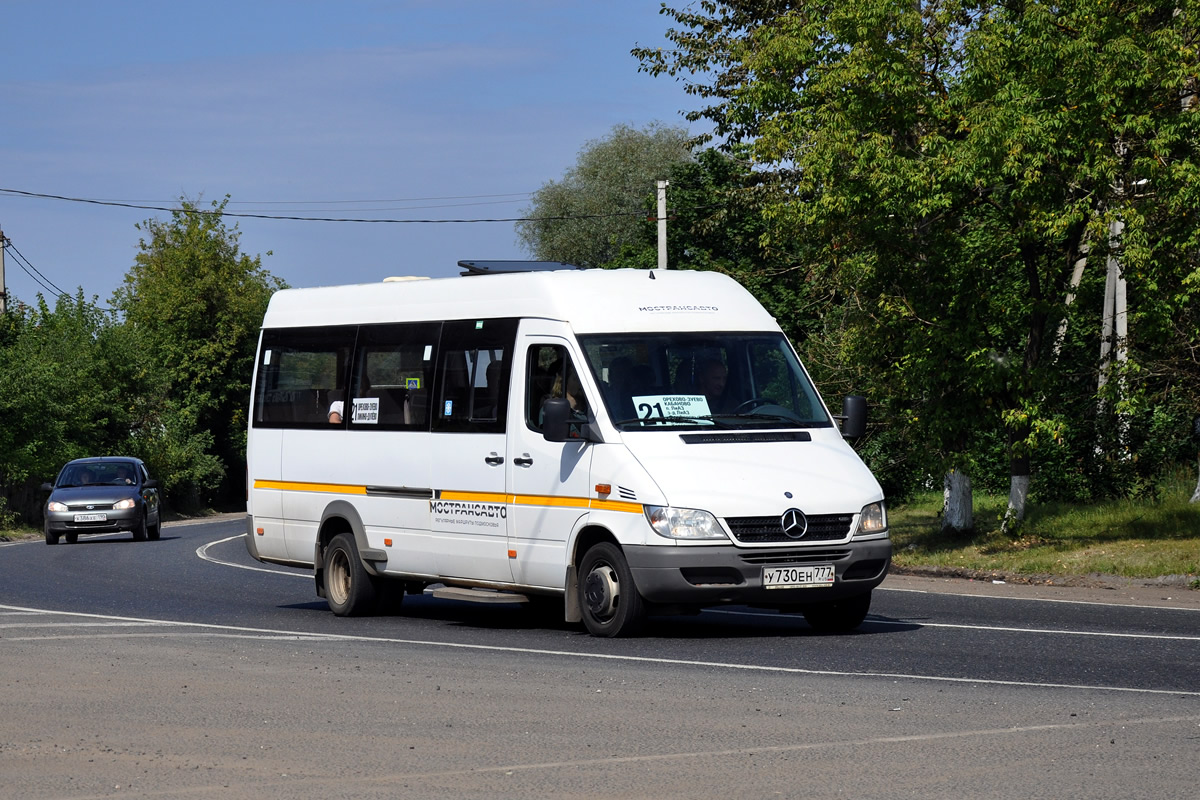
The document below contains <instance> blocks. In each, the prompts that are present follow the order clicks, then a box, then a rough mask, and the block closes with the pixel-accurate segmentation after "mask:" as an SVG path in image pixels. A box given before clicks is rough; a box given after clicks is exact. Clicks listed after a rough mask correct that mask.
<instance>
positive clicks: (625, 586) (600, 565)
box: [578, 542, 646, 638]
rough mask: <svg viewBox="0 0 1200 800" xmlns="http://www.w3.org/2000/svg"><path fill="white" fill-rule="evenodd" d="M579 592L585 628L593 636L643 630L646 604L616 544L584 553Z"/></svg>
mask: <svg viewBox="0 0 1200 800" xmlns="http://www.w3.org/2000/svg"><path fill="white" fill-rule="evenodd" d="M578 591H579V608H580V611H581V612H582V614H583V624H584V626H585V627H586V628H587V630H588V633H590V634H592V635H593V636H601V637H605V638H612V637H615V636H630V635H632V634H634V633H636V632H637V631H638V629H639V628H641V626H642V623H643V621H644V620H645V615H646V604H645V602H644V601H643V600H642V596H641V595H640V594H639V593H638V590H637V586H635V585H634V582H633V572H631V571H630V569H629V564H628V563H626V561H625V555H624V554H623V553H622V552H621V548H619V547H617V546H616V545H615V544H612V543H611V542H600V543H599V544H597V545H593V546H592V547H591V548H590V549H589V550H588V551H587V552H586V553H584V555H583V561H582V562H580V564H579V589H578Z"/></svg>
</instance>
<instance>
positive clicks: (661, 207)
mask: <svg viewBox="0 0 1200 800" xmlns="http://www.w3.org/2000/svg"><path fill="white" fill-rule="evenodd" d="M669 184H670V182H669V181H659V182H658V268H659V269H667V186H668V185H669Z"/></svg>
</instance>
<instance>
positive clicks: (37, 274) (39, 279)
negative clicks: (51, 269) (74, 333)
mask: <svg viewBox="0 0 1200 800" xmlns="http://www.w3.org/2000/svg"><path fill="white" fill-rule="evenodd" d="M4 249H5V250H9V251H11V252H12V253H13V254H14V255H16V257H17V266H18V267H20V268H21V270H22V271H23V272H24V273H25V274H26V275H28V276H29V277H30V278H32V279H33V282H34V283H36V284H38V285H39V286H41V287H42V288H43V289H44V290H45V291H46V293H47V294H51V295H54V296H55V297H56V298H62V297H72V295H70V294H69V293H68V292H64V291H63V290H62V289H61V288H59V286H58V285H56V284H55V283H54V281H52V280H50V279H49V278H47V277H46V276H45V275H44V274H43V273H42V271H41V270H39V269H38V268H37V267H35V266H34V265H33V264H32V263H31V262H30V261H29V259H28V258H26V257H25V254H24V253H22V252H21V251H20V250H18V249H17V246H16V245H15V244H13V242H12V239H11V238H8V237H5V239H4ZM81 302H82V303H83V305H85V306H88V307H89V308H94V309H96V310H97V311H103V312H109V311H112V310H113V309H111V308H107V307H105V306H98V305H96V304H95V303H89V302H88V301H86V300H82V301H81Z"/></svg>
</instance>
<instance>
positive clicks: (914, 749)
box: [0, 519, 1200, 800]
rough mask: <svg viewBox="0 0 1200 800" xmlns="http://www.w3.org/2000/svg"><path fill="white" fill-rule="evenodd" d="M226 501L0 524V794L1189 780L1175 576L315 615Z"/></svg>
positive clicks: (696, 794) (925, 794)
mask: <svg viewBox="0 0 1200 800" xmlns="http://www.w3.org/2000/svg"><path fill="white" fill-rule="evenodd" d="M242 530H243V527H242V523H241V521H240V520H238V519H226V520H223V521H215V522H208V523H204V524H182V525H180V524H176V525H170V526H167V527H164V529H163V538H162V540H161V541H158V542H137V543H135V542H133V541H131V540H130V538H129V537H128V536H127V535H119V536H105V537H96V538H92V539H85V540H84V541H82V542H80V543H79V544H77V545H58V546H56V547H47V546H45V545H44V544H41V543H40V542H35V543H19V544H9V545H0V797H21V798H26V797H28V798H49V797H56V798H57V797H69V798H84V797H206V796H220V797H230V796H233V797H265V798H275V797H278V798H289V800H295V798H304V797H322V798H329V797H379V798H392V797H420V798H436V797H485V796H488V797H578V798H606V797H611V798H626V797H654V798H674V797H680V798H683V797H687V798H703V797H722V798H730V797H734V798H737V797H806V798H814V797H815V798H823V797H860V798H862V797H868V798H869V797H878V798H891V797H921V798H941V797H947V798H949V797H954V798H962V797H978V798H992V797H995V798H1017V797H1019V798H1040V797H1046V798H1085V797H1096V798H1100V797H1114V798H1116V797H1121V798H1128V797H1155V798H1159V797H1161V798H1170V797H1180V798H1183V797H1186V798H1194V797H1195V796H1196V795H1197V793H1198V792H1200V789H1198V788H1197V787H1198V786H1200V593H1197V592H1188V591H1187V590H1183V589H1178V588H1176V589H1170V588H1164V589H1155V590H1147V589H1137V588H1130V589H1129V590H1110V591H1084V590H1063V589H1047V588H1038V589H1034V588H1031V587H1015V586H1010V585H1002V586H996V585H991V584H985V583H967V582H962V581H941V580H936V581H935V580H923V579H911V578H898V577H892V578H889V579H888V580H887V581H886V582H885V583H884V585H883V587H881V589H880V590H878V591H877V592H876V594H875V600H874V603H873V605H872V613H871V615H870V616H869V617H868V619H867V621H866V622H865V623H864V625H863V626H862V628H861V629H860V630H859V631H858V632H856V633H854V634H851V635H843V636H820V635H817V634H815V633H814V632H813V631H812V630H811V629H809V628H808V626H807V625H806V623H805V622H804V620H803V618H802V617H792V616H782V615H778V614H774V613H764V612H756V611H752V610H749V609H723V610H720V611H709V612H705V613H703V614H701V615H699V616H697V617H687V618H662V619H656V620H653V621H652V622H651V624H650V626H649V628H648V630H647V632H646V634H645V635H643V636H642V637H639V638H636V639H626V640H600V639H594V638H591V637H589V636H586V635H585V634H583V633H582V630H581V629H580V628H578V627H576V626H571V625H566V624H562V623H554V622H547V621H546V620H544V619H539V618H538V617H536V616H535V615H533V614H531V613H529V612H526V611H525V610H523V609H522V608H520V607H518V606H507V605H504V606H478V605H471V604H463V603H456V602H449V601H443V600H434V599H432V598H429V597H423V596H420V597H409V598H407V599H406V600H405V603H404V607H403V610H402V612H401V613H400V614H398V615H395V616H389V617H374V618H366V619H341V618H336V617H334V616H333V615H332V614H331V613H330V612H329V611H328V609H327V607H326V605H325V603H324V601H322V600H320V599H319V598H317V597H316V595H315V592H314V590H313V583H312V578H311V576H310V575H308V574H307V573H303V572H299V571H294V570H287V569H283V568H273V567H267V566H264V565H261V564H257V563H256V562H254V561H252V560H251V559H250V558H249V557H248V556H247V555H246V551H245V547H244V545H243V543H242V541H241V539H240V534H241V532H242Z"/></svg>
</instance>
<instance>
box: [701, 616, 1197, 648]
mask: <svg viewBox="0 0 1200 800" xmlns="http://www.w3.org/2000/svg"><path fill="white" fill-rule="evenodd" d="M704 613H706V614H729V615H732V616H735V617H766V618H768V619H780V618H781V617H782V616H783V615H780V614H767V613H763V612H761V611H728V610H725V609H714V608H709V609H705V612H704ZM866 621H867V622H870V623H873V624H875V625H896V626H902V625H906V626H913V625H915V626H917V627H920V628H961V629H963V630H968V631H1002V632H1005V633H1036V634H1049V635H1052V636H1111V637H1114V638H1117V639H1167V640H1170V641H1176V642H1200V636H1178V635H1170V634H1165V633H1115V632H1110V631H1075V630H1063V629H1053V628H1013V627H1007V626H1004V625H963V624H961V623H954V622H922V621H920V620H911V619H903V618H901V619H877V618H875V617H870V616H868V617H867V620H866Z"/></svg>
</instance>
